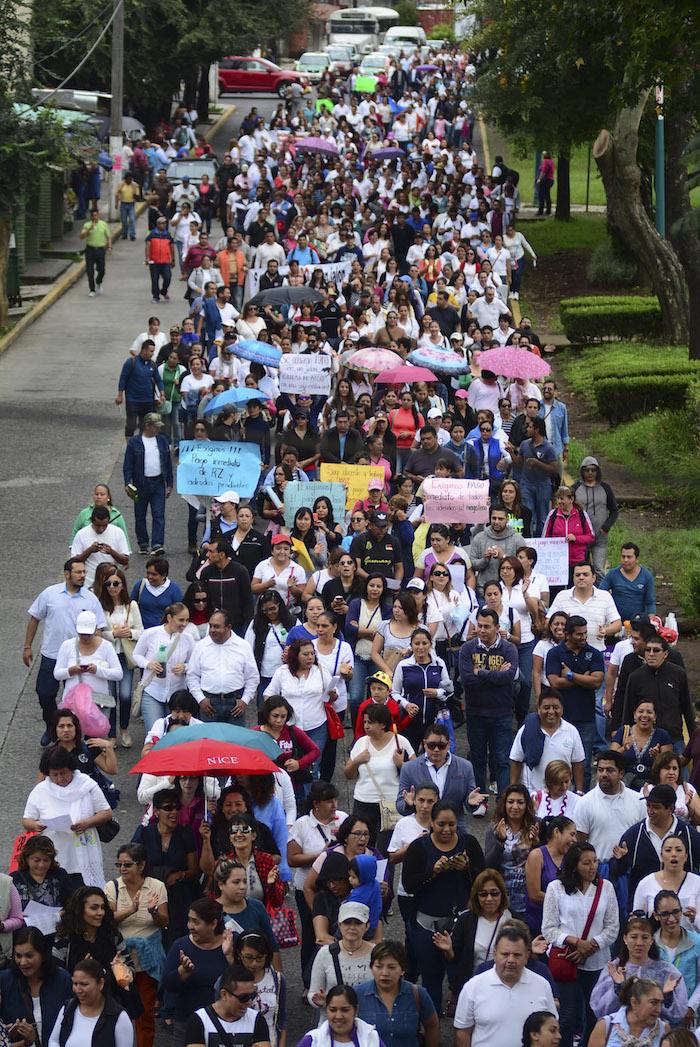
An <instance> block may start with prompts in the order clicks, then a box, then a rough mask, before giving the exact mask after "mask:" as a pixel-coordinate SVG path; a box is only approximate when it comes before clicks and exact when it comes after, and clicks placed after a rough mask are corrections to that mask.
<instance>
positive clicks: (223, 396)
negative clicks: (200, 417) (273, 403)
mask: <svg viewBox="0 0 700 1047" xmlns="http://www.w3.org/2000/svg"><path fill="white" fill-rule="evenodd" d="M266 399H267V397H266V396H265V394H264V393H262V392H261V391H260V390H259V389H229V390H227V392H225V393H219V395H218V396H215V397H214V399H213V400H210V401H209V403H208V404H207V406H206V407H205V408H204V411H203V413H204V414H219V412H220V411H221V410H223V408H224V407H226V406H227V405H228V404H233V406H234V407H245V405H246V404H249V403H250V401H251V400H258V401H259V402H260V403H264V402H265V400H266Z"/></svg>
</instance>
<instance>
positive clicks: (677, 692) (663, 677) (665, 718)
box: [622, 658, 695, 742]
mask: <svg viewBox="0 0 700 1047" xmlns="http://www.w3.org/2000/svg"><path fill="white" fill-rule="evenodd" d="M626 660H627V659H625V661H626ZM623 664H624V663H623ZM641 698H646V699H647V700H648V701H650V702H654V704H655V705H656V712H657V719H656V726H657V727H661V728H663V730H664V731H668V733H669V734H670V735H671V738H672V739H673V741H674V742H680V741H681V739H682V738H683V721H684V720H685V725H686V727H687V728H688V734H689V735H690V734H692V733H693V731H694V730H695V713H694V712H693V706H692V703H691V701H690V690H689V689H688V674H687V673H686V671H685V669H681V668H680V666H678V665H673V663H672V662H669V660H668V658H667V659H666V660H665V661H664V662H663V663H662V665H661V666H660V667H659V668H658V669H650V668H649V666H648V665H647V664H646V663H645V664H644V665H642V666H641V668H639V669H635V671H634V672H633V673H632V674H631V675H630V677H629V679H628V681H627V687H626V688H625V704H624V708H623V713H622V722H623V723H632V722H633V710H634V708H635V706H636V704H637V702H638V701H639V700H640V699H641Z"/></svg>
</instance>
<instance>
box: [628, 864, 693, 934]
mask: <svg viewBox="0 0 700 1047" xmlns="http://www.w3.org/2000/svg"><path fill="white" fill-rule="evenodd" d="M664 889H665V888H664V887H662V886H661V884H660V883H659V882H658V881H657V879H656V874H655V873H649V875H648V876H645V877H644V878H643V879H642V880H640V881H639V883H638V884H637V889H636V891H635V892H634V902H633V904H632V912H637V911H639V910H640V909H643V910H644V911H645V912H646V913H648V914H649V916H651V915H652V914H653V912H654V899H655V898H656V896H657V894H658V893H659V891H663V890H664ZM676 894H677V895H678V900H679V901H680V903H681V909H683V910H684V911H685V909H687V908H688V906H691V907H692V908H693V909H695V912H696V914H697V915H696V917H695V923H691V921H690V920H689V919H688V917H687V916H682V917H681V926H682V927H685V929H686V931H697V929H698V919H699V918H700V876H698V875H697V873H692V872H689V873H686V875H685V879H684V880H683V883H682V884H681V885H680V887H679V889H678V890H677V891H676Z"/></svg>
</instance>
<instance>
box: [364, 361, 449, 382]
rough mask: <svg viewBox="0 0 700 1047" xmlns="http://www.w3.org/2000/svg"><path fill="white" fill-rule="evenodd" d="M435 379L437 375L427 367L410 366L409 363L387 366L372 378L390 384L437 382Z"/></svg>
mask: <svg viewBox="0 0 700 1047" xmlns="http://www.w3.org/2000/svg"><path fill="white" fill-rule="evenodd" d="M437 380H438V379H437V376H436V375H434V374H433V372H432V371H429V370H428V368H427V367H412V366H411V365H410V364H400V365H399V366H398V367H389V368H387V370H386V371H382V373H381V374H378V375H377V377H376V378H375V379H374V381H375V382H388V383H389V384H390V385H394V384H395V383H396V384H397V385H398V383H399V382H437Z"/></svg>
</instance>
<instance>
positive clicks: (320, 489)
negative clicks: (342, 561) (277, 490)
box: [284, 480, 366, 527]
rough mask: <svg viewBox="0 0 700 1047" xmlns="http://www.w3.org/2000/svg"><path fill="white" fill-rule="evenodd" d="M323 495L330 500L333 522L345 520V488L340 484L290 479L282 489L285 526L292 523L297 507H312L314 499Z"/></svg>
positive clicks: (289, 525)
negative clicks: (301, 481) (302, 481)
mask: <svg viewBox="0 0 700 1047" xmlns="http://www.w3.org/2000/svg"><path fill="white" fill-rule="evenodd" d="M323 495H325V497H326V498H330V500H331V505H332V506H333V519H334V520H335V522H336V523H343V521H344V520H345V488H344V487H343V485H342V484H332V483H325V482H324V481H323V480H312V481H311V482H310V483H300V482H299V481H298V480H292V481H291V482H290V483H288V484H287V486H286V487H285V489H284V522H285V523H286V525H287V527H291V526H292V524H293V523H294V514H295V513H296V511H297V509H301V507H302V505H307V506H308V507H309V509H313V507H314V502H315V501H316V499H317V498H321V497H322V496H323ZM365 497H366V495H365Z"/></svg>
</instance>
